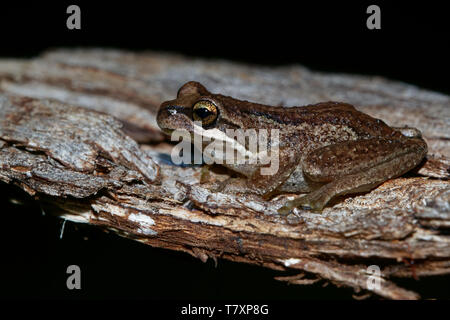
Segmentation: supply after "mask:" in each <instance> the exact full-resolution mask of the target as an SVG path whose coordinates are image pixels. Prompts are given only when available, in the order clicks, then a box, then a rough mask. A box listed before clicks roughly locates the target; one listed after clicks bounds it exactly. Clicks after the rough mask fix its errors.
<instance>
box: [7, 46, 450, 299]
mask: <svg viewBox="0 0 450 320" xmlns="http://www.w3.org/2000/svg"><path fill="white" fill-rule="evenodd" d="M188 80H196V81H200V82H202V83H204V84H205V85H206V86H207V87H208V88H209V89H210V90H211V91H212V92H221V93H224V94H228V95H231V96H235V97H237V98H240V99H246V100H251V101H256V102H262V103H268V104H273V105H287V106H290V105H303V104H308V103H315V102H319V101H327V100H339V101H345V102H349V103H351V104H354V105H355V106H357V107H358V108H359V109H361V110H362V111H364V112H367V113H369V114H371V115H373V116H376V117H379V118H382V119H383V120H385V121H386V122H387V123H388V124H390V125H394V126H402V125H411V126H415V127H417V128H419V129H420V130H421V131H422V132H423V134H424V136H425V139H426V140H427V142H428V145H429V156H428V160H427V161H426V162H425V163H424V164H423V165H422V166H421V168H419V169H417V170H416V172H415V173H412V174H408V175H407V176H405V177H402V178H398V179H395V180H391V181H387V182H386V183H384V184H383V185H381V186H380V187H378V188H377V189H375V190H373V191H372V192H370V193H367V194H362V195H358V196H353V197H346V198H341V199H338V200H337V201H335V202H334V203H333V204H334V205H333V206H332V207H328V208H326V209H325V210H324V212H323V213H322V214H316V213H311V212H308V211H300V210H299V211H297V212H296V213H295V214H291V215H289V216H287V217H280V216H279V215H278V214H277V209H278V208H279V207H280V206H281V204H282V203H283V201H284V200H285V198H286V197H287V196H288V195H282V196H279V197H277V198H275V199H272V200H271V201H265V200H263V199H261V198H259V197H257V196H232V195H227V194H222V193H211V192H210V191H209V190H208V189H206V188H205V187H203V186H202V184H201V183H200V178H201V169H200V167H198V166H194V167H179V166H174V165H173V164H171V163H170V156H169V154H170V148H171V145H170V144H168V143H166V142H164V136H163V135H162V134H161V133H160V132H159V130H158V128H157V126H156V122H155V113H156V110H157V108H158V106H159V104H160V102H161V101H164V100H166V99H170V98H173V97H174V95H175V93H176V91H177V89H178V87H179V86H180V85H181V84H183V83H184V82H186V81H188ZM113 116H114V117H115V118H117V119H119V120H120V122H119V121H117V120H116V119H114V117H113ZM122 125H123V127H122ZM449 128H450V97H448V96H445V95H442V94H439V93H434V92H429V91H425V90H421V89H419V88H416V87H414V86H410V85H407V84H403V83H398V82H392V81H388V80H385V79H380V78H368V77H361V76H350V75H331V74H320V73H316V72H312V71H309V70H307V69H305V68H303V67H301V66H292V67H283V68H270V69H269V68H263V67H256V66H246V65H239V64H234V63H229V62H224V61H203V60H193V59H187V58H183V57H180V56H173V55H165V54H154V53H146V54H134V53H127V52H119V51H103V50H73V51H66V50H58V51H52V52H48V53H46V54H44V55H42V56H41V57H38V58H36V59H33V60H30V61H27V60H0V180H1V181H3V182H4V183H8V184H11V185H17V186H19V187H20V188H22V189H23V190H25V191H26V192H27V193H29V194H30V195H32V196H33V197H34V198H35V199H36V200H38V201H40V203H41V204H42V206H43V207H44V209H45V210H46V211H48V212H50V211H51V212H53V213H54V214H57V215H59V216H61V217H62V218H64V219H69V220H71V221H75V222H81V223H89V224H93V225H97V226H99V227H103V228H108V229H111V230H114V231H116V232H117V233H118V234H120V235H122V236H125V237H128V238H133V239H136V240H137V241H141V242H144V243H147V244H149V245H152V246H157V247H164V248H168V249H172V250H178V251H184V252H188V253H190V254H192V255H194V256H196V257H198V258H200V259H201V260H203V261H206V260H207V259H208V258H212V259H214V260H216V259H217V258H224V259H230V260H234V261H239V262H246V263H253V264H258V265H261V266H264V267H268V268H272V269H276V270H280V271H283V270H299V275H298V276H294V277H292V276H289V277H284V276H283V274H282V273H280V277H278V279H279V280H283V281H288V282H291V283H296V284H309V283H314V282H316V281H317V279H324V280H328V281H331V282H333V283H336V284H338V285H344V286H350V287H353V288H355V290H357V291H359V290H360V289H369V288H368V282H367V280H368V279H369V276H370V274H368V273H367V267H368V266H370V265H373V264H376V265H379V266H380V267H381V270H382V276H381V279H380V280H381V286H380V288H375V289H371V290H372V291H373V292H375V293H376V294H378V295H380V296H383V297H386V298H391V299H417V298H419V296H418V294H417V293H415V292H411V291H408V290H406V289H403V288H400V287H398V286H397V285H396V284H395V283H394V282H393V279H394V280H395V277H414V278H417V277H422V276H427V275H436V274H448V273H450V236H448V232H446V231H447V230H448V228H449V227H450V182H449V174H450V171H449V167H450V160H449V158H450V130H449ZM124 132H125V133H126V134H128V135H129V136H131V137H132V138H133V139H134V140H133V139H131V138H130V137H128V136H127V135H126V134H124ZM135 141H137V142H139V143H140V145H138V144H137V143H136V142H135ZM224 178H226V173H224V172H221V171H216V172H211V173H210V177H209V179H219V180H220V179H224Z"/></svg>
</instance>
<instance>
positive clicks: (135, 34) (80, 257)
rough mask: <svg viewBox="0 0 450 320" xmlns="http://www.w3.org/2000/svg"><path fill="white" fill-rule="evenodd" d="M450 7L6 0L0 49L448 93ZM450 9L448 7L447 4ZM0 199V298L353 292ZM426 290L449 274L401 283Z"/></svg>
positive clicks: (440, 287) (431, 293)
mask: <svg viewBox="0 0 450 320" xmlns="http://www.w3.org/2000/svg"><path fill="white" fill-rule="evenodd" d="M69 4H78V5H79V6H80V7H81V20H82V22H81V26H82V29H81V30H68V29H67V28H66V19H67V17H68V15H67V14H66V8H67V6H68V5H69ZM370 4H378V5H379V6H380V7H381V25H382V29H381V30H368V29H367V28H366V19H367V17H368V14H366V8H367V6H368V5H370ZM446 13H447V11H446V10H445V8H443V7H441V6H440V5H438V4H437V3H432V2H430V1H427V2H422V3H421V4H412V3H410V2H406V1H404V2H398V1H396V2H395V4H393V3H392V2H391V3H385V2H380V1H376V2H361V1H360V2H358V3H355V4H336V3H335V2H331V1H329V2H323V1H314V3H313V4H312V3H308V4H304V3H295V2H285V3H283V2H281V1H277V2H276V3H274V2H267V3H263V2H255V3H254V4H247V3H245V2H243V1H240V2H234V3H233V2H229V1H222V2H219V1H217V2H212V1H210V2H206V3H202V2H197V1H196V2H195V3H194V2H192V1H191V2H184V3H183V4H180V3H176V2H166V3H157V2H148V3H147V4H144V2H143V1H140V2H132V1H125V2H121V3H118V2H116V3H112V2H111V3H109V2H96V3H95V5H94V4H93V3H92V2H87V1H73V2H64V1H58V3H56V2H55V3H54V4H50V3H48V4H44V3H26V2H18V3H16V4H9V5H8V6H6V5H5V4H4V3H2V5H1V11H0V34H1V37H0V56H2V57H22V58H28V57H33V56H35V55H38V54H39V53H40V52H42V51H44V50H47V49H49V48H52V47H60V46H64V47H80V46H90V47H111V48H123V49H128V50H137V51H142V50H159V51H172V52H179V53H183V54H186V55H191V56H200V57H206V58H224V59H231V60H236V61H243V62H250V63H254V64H261V65H269V66H277V65H284V64H291V63H300V64H303V65H305V66H307V67H310V68H312V69H316V70H323V71H331V72H345V73H359V74H369V75H381V76H385V77H389V78H391V79H396V80H400V81H404V82H408V83H412V84H416V85H418V86H421V87H424V88H428V89H432V90H436V91H440V92H444V93H450V81H448V79H447V77H448V74H449V71H450V70H449V62H448V59H449V57H450V50H449V29H450V28H449V26H448V18H447V17H446ZM447 15H448V13H447ZM0 191H1V193H0V194H2V195H3V196H2V197H1V198H0V203H1V205H2V209H1V212H2V222H1V225H2V227H3V228H2V233H1V239H0V246H1V248H2V255H1V263H0V272H1V273H0V274H1V276H2V279H1V281H2V285H1V287H0V296H1V297H9V298H11V297H17V298H22V297H27V298H37V297H39V298H42V297H44V298H80V297H81V298H156V299H171V298H177V299H190V298H195V299H271V300H277V299H280V300H281V299H321V298H327V299H351V296H352V294H353V290H351V289H342V288H341V289H337V288H336V287H334V286H333V285H329V286H327V287H326V288H322V283H319V284H318V285H314V286H310V287H301V286H287V285H285V284H284V283H280V282H277V281H275V280H272V278H273V276H274V275H278V274H277V273H275V272H273V271H270V270H265V269H262V268H258V267H255V266H247V265H241V264H236V263H231V262H228V261H223V260H220V261H219V264H218V267H217V268H215V267H214V263H213V262H211V261H208V262H207V263H206V264H203V263H202V262H200V261H199V260H197V259H194V258H192V257H190V256H188V255H186V254H182V253H175V252H171V251H168V250H162V249H156V248H150V247H148V246H145V245H142V244H139V243H136V242H134V241H131V240H127V239H122V238H119V237H117V236H115V235H111V234H107V233H104V232H101V231H99V230H97V229H96V228H92V227H89V226H78V225H75V224H73V223H66V225H65V231H64V234H63V237H62V239H60V229H61V221H60V220H57V219H55V218H53V217H50V216H47V215H46V216H43V215H41V210H40V208H39V206H37V205H36V204H27V205H25V206H16V205H14V204H12V203H10V202H8V201H7V200H6V199H8V197H9V195H10V193H11V192H12V191H11V189H10V188H5V186H4V185H2V186H0ZM70 264H77V265H79V266H80V267H81V270H82V279H83V280H82V290H80V291H76V292H74V291H69V290H67V289H66V286H65V280H66V277H67V275H66V273H65V270H66V267H67V266H68V265H70ZM398 283H399V284H400V285H404V286H405V287H407V288H411V289H413V290H416V291H418V292H420V293H421V294H422V296H423V297H425V298H433V297H436V298H447V299H448V298H450V290H449V285H450V280H449V278H448V277H442V276H441V277H431V278H428V279H426V280H421V281H420V282H416V281H414V280H399V281H398Z"/></svg>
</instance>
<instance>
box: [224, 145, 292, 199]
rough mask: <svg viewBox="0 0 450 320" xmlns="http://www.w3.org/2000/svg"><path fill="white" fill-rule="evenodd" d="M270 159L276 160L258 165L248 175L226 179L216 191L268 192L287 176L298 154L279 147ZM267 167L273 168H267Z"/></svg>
mask: <svg viewBox="0 0 450 320" xmlns="http://www.w3.org/2000/svg"><path fill="white" fill-rule="evenodd" d="M272 161H276V162H277V163H276V165H275V166H274V164H273V163H270V164H269V165H267V166H261V167H258V168H257V169H256V170H254V172H253V173H252V174H251V175H250V176H249V177H246V178H231V179H228V180H226V181H224V183H223V185H222V186H221V187H219V189H218V190H216V191H221V192H225V193H253V194H258V195H267V194H270V193H271V192H272V191H274V190H275V189H277V187H278V186H280V185H281V184H282V183H283V182H285V181H286V180H287V179H288V178H289V176H290V175H291V174H292V172H293V171H294V170H295V168H296V167H297V165H298V163H299V161H300V154H299V153H296V152H292V150H290V149H289V150H288V149H281V150H280V152H279V153H277V156H276V157H272ZM269 167H270V168H272V169H273V170H269ZM263 169H265V170H263Z"/></svg>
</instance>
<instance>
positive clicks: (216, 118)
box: [157, 81, 240, 134]
mask: <svg viewBox="0 0 450 320" xmlns="http://www.w3.org/2000/svg"><path fill="white" fill-rule="evenodd" d="M230 99H231V98H228V97H224V96H222V95H217V94H212V93H210V92H209V91H208V90H207V89H206V88H205V87H204V86H203V85H202V84H200V83H198V82H195V81H190V82H187V83H186V84H184V85H183V86H182V87H181V88H180V89H179V90H178V93H177V98H176V99H174V100H170V101H166V102H163V103H162V104H161V106H160V108H159V111H158V116H157V122H158V125H159V127H160V128H161V129H162V130H163V131H164V132H165V133H167V134H170V133H171V132H172V131H174V130H183V129H184V130H187V131H188V132H190V133H193V132H194V131H195V130H194V129H198V130H200V131H203V130H210V129H218V130H220V131H224V130H225V129H226V128H239V127H240V125H239V124H235V123H234V121H233V117H230V116H229V115H230V112H229V110H227V104H228V103H227V100H230ZM233 100H234V99H233Z"/></svg>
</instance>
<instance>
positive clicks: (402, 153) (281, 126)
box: [157, 81, 427, 213]
mask: <svg viewBox="0 0 450 320" xmlns="http://www.w3.org/2000/svg"><path fill="white" fill-rule="evenodd" d="M157 122H158V125H159V126H160V128H161V129H162V130H163V131H164V132H165V133H167V134H169V133H171V132H172V131H173V130H177V129H184V130H187V131H188V132H189V133H191V134H192V133H194V131H196V132H201V133H203V134H209V135H210V136H213V137H217V139H222V140H227V139H233V137H231V136H230V135H227V132H228V131H229V129H257V130H258V129H267V130H273V129H278V130H279V140H278V145H277V147H278V153H277V155H278V157H279V167H278V170H277V172H276V173H275V174H270V175H263V174H261V171H260V170H258V169H259V168H260V166H263V165H259V164H256V165H255V164H253V165H249V164H236V163H223V165H224V166H225V167H228V168H229V169H231V170H233V171H236V172H238V173H240V174H241V177H240V178H231V179H229V180H227V181H226V182H225V183H224V184H223V185H222V187H221V188H220V191H222V192H227V193H254V194H258V195H263V196H270V195H273V194H279V193H305V195H301V196H299V197H297V198H295V199H294V200H290V201H288V202H287V203H286V204H285V205H284V207H282V208H281V209H280V210H279V212H280V213H288V212H290V210H291V209H293V208H295V207H307V208H310V209H313V210H319V211H320V210H322V208H323V207H324V206H325V205H326V204H327V203H328V202H329V201H330V200H331V199H332V198H333V197H336V196H338V195H344V194H351V193H358V192H365V191H369V190H371V189H373V188H375V187H376V186H378V185H379V184H381V183H383V182H384V181H386V180H388V179H391V178H395V177H398V176H400V175H402V174H404V173H406V172H407V171H409V170H411V169H412V168H414V167H416V166H417V165H418V164H419V163H420V162H421V161H422V159H423V158H424V157H425V155H426V153H427V145H426V143H425V141H424V140H423V139H422V137H421V133H420V131H419V130H417V129H414V128H408V127H405V128H395V127H390V126H388V125H387V124H385V123H384V122H383V121H382V120H379V119H375V118H373V117H371V116H369V115H367V114H365V113H362V112H360V111H358V110H356V109H355V108H354V107H353V106H352V105H350V104H347V103H341V102H322V103H318V104H314V105H307V106H302V107H289V108H284V107H272V106H267V105H262V104H258V103H252V102H248V101H241V100H237V99H234V98H231V97H228V96H224V95H221V94H213V93H211V92H209V91H208V90H207V89H206V88H205V87H204V86H203V85H201V84H200V83H198V82H194V81H191V82H188V83H186V84H184V85H183V86H182V87H181V88H180V89H179V91H178V94H177V98H176V99H175V100H171V101H166V102H164V103H162V104H161V107H160V109H159V112H158V116H157ZM227 129H228V130H227ZM249 144H250V143H249V142H248V141H247V142H245V143H236V144H235V146H236V148H237V149H240V150H242V149H243V148H245V150H249ZM269 144H270V142H269Z"/></svg>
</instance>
